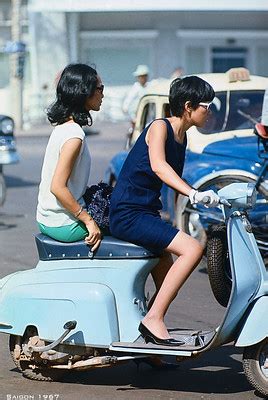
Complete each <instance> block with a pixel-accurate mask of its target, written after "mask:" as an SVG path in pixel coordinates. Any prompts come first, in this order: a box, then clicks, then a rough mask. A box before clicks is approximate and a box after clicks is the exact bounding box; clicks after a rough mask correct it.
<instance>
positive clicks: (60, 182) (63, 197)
mask: <svg viewBox="0 0 268 400" xmlns="http://www.w3.org/2000/svg"><path fill="white" fill-rule="evenodd" d="M81 145H82V142H81V139H79V138H73V139H69V140H67V142H65V143H64V145H63V146H62V149H61V153H60V156H59V160H58V163H57V166H56V169H55V172H54V175H53V178H52V182H51V186H50V191H51V193H53V194H54V196H56V198H57V200H58V201H59V202H60V203H61V204H62V205H63V207H64V208H66V210H68V211H69V212H70V213H72V214H74V215H75V214H76V213H78V211H79V210H80V208H81V206H80V204H79V203H78V202H77V201H76V199H75V198H74V197H73V195H72V193H71V192H70V190H69V189H68V186H67V183H68V180H69V178H70V175H71V173H72V170H73V167H74V164H75V161H76V159H77V157H78V154H79V151H80V149H81ZM77 218H78V219H79V220H80V221H82V222H83V223H84V224H85V225H86V228H87V230H88V231H89V235H88V236H87V237H86V239H85V241H86V242H87V243H88V244H91V245H92V244H94V246H93V248H92V250H95V248H97V247H98V245H99V244H100V229H99V227H98V226H97V224H96V223H95V222H94V220H93V219H92V217H91V216H90V215H89V214H88V213H87V212H86V211H82V212H81V213H80V214H79V216H78V217H77Z"/></svg>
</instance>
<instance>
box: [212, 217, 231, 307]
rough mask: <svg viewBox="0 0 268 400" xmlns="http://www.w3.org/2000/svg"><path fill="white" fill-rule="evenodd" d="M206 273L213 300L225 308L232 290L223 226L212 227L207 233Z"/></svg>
mask: <svg viewBox="0 0 268 400" xmlns="http://www.w3.org/2000/svg"><path fill="white" fill-rule="evenodd" d="M207 271H208V277H209V282H210V286H211V289H212V292H213V294H214V297H215V299H216V300H217V302H218V303H219V304H220V305H221V306H223V307H227V304H228V301H229V298H230V295H231V290H232V275H231V267H230V261H229V256H228V247H227V233H226V226H225V225H224V224H220V225H216V226H214V227H213V228H212V229H211V231H210V232H209V235H208V241H207Z"/></svg>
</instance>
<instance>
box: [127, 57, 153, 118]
mask: <svg viewBox="0 0 268 400" xmlns="http://www.w3.org/2000/svg"><path fill="white" fill-rule="evenodd" d="M148 75H149V68H148V67H147V65H138V66H137V68H136V70H135V71H134V72H133V76H135V77H136V79H137V81H136V82H135V83H134V85H133V86H132V88H131V89H130V91H129V92H128V94H127V96H126V98H125V100H124V102H123V107H122V108H123V111H124V113H126V114H128V116H129V117H130V120H131V123H132V124H133V126H134V125H135V121H136V112H137V107H138V104H139V100H140V98H141V97H142V96H143V95H144V94H145V92H146V87H147V85H148Z"/></svg>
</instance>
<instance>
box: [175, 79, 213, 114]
mask: <svg viewBox="0 0 268 400" xmlns="http://www.w3.org/2000/svg"><path fill="white" fill-rule="evenodd" d="M214 96H215V92H214V90H213V88H212V86H211V85H210V84H209V83H208V82H206V81H204V79H201V78H199V77H198V76H186V77H185V78H176V79H174V81H172V82H171V85H170V90H169V104H170V110H171V113H172V115H174V116H175V117H181V116H182V115H183V112H184V106H185V103H186V102H187V101H190V103H191V107H193V109H196V108H197V107H198V104H199V103H200V102H210V101H212V100H213V99H214Z"/></svg>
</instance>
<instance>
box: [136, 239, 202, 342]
mask: <svg viewBox="0 0 268 400" xmlns="http://www.w3.org/2000/svg"><path fill="white" fill-rule="evenodd" d="M166 251H168V252H169V253H172V254H175V255H177V256H178V258H177V259H176V260H175V262H174V263H173V265H172V266H171V267H170V268H169V269H168V272H167V274H166V276H165V277H164V280H163V283H162V285H161V287H160V289H159V290H158V293H157V295H156V297H155V300H154V302H153V304H152V306H151V308H150V310H149V311H148V313H147V314H146V316H145V317H144V319H143V321H142V322H143V324H144V325H145V326H146V327H147V328H148V329H149V330H150V331H151V332H152V333H153V334H154V335H155V336H157V337H159V338H160V339H168V338H170V335H169V333H168V331H167V328H166V326H165V323H164V316H165V314H166V312H167V310H168V307H169V305H170V303H171V302H172V300H173V299H174V298H175V297H176V295H177V293H178V290H179V289H180V288H181V287H182V285H183V284H184V282H185V281H186V279H187V278H188V276H189V275H190V274H191V272H192V271H193V270H194V268H195V267H196V266H197V265H198V264H199V262H200V260H201V258H202V254H203V248H202V246H201V245H200V244H199V242H198V241H197V240H195V239H193V238H192V237H191V236H189V235H187V234H186V233H184V232H178V234H177V235H176V236H175V238H174V239H173V240H172V242H171V243H170V244H169V246H168V247H167V248H166Z"/></svg>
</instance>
